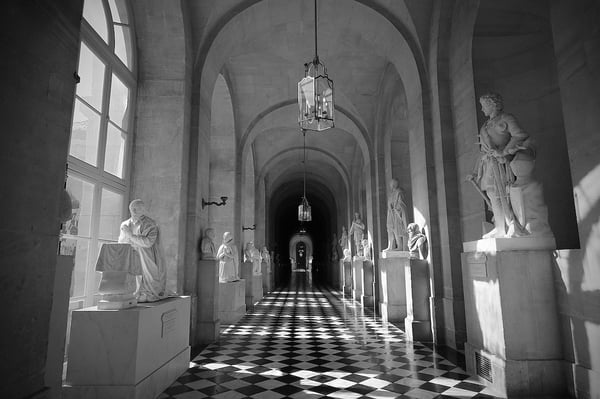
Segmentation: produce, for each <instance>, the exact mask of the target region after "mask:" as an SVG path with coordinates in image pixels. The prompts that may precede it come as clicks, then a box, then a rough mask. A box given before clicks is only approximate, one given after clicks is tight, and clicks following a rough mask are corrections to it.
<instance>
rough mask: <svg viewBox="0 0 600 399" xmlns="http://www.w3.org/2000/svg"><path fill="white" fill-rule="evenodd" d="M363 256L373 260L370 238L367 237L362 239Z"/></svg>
mask: <svg viewBox="0 0 600 399" xmlns="http://www.w3.org/2000/svg"><path fill="white" fill-rule="evenodd" d="M362 256H363V257H364V258H365V259H366V260H371V246H370V245H369V240H368V239H366V238H364V239H363V240H362Z"/></svg>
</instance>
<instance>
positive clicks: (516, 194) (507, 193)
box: [467, 93, 552, 238]
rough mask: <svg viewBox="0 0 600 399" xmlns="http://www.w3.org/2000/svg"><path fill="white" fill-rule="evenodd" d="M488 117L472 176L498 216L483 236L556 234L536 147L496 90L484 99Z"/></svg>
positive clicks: (480, 136)
mask: <svg viewBox="0 0 600 399" xmlns="http://www.w3.org/2000/svg"><path fill="white" fill-rule="evenodd" d="M479 102H480V103H481V109H482V111H483V113H484V114H485V116H487V117H488V120H487V121H486V122H485V123H484V124H483V126H482V127H481V130H480V132H479V144H480V151H481V155H480V157H479V159H478V161H477V163H476V165H475V170H474V172H473V173H472V174H471V175H469V176H467V180H469V181H471V182H472V183H473V184H474V186H475V188H476V189H477V191H478V192H479V193H480V194H481V195H482V196H483V198H484V200H485V201H486V203H487V204H488V206H489V207H490V208H491V209H492V212H493V214H494V229H493V230H492V231H490V232H489V233H487V234H484V236H483V238H491V237H520V236H526V235H540V236H552V232H551V231H550V227H549V225H548V222H547V209H546V206H545V205H544V201H543V195H542V188H541V184H540V183H537V182H535V181H534V180H533V177H532V172H533V167H534V164H535V157H536V151H535V147H534V145H533V142H532V140H531V139H530V137H529V134H527V133H526V132H525V131H524V130H523V129H522V128H521V126H520V125H519V122H518V121H517V119H516V118H515V117H514V116H513V115H511V114H508V113H505V112H504V110H503V108H504V104H503V101H502V97H501V96H500V95H499V94H496V93H488V94H484V95H482V96H481V97H480V98H479Z"/></svg>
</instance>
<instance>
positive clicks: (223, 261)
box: [217, 231, 240, 283]
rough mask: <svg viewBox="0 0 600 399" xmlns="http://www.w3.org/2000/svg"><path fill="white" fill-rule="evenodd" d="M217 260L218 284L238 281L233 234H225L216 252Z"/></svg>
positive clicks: (238, 262) (237, 264) (236, 255)
mask: <svg viewBox="0 0 600 399" xmlns="http://www.w3.org/2000/svg"><path fill="white" fill-rule="evenodd" d="M217 259H218V260H219V282H220V283H228V282H231V281H237V280H239V275H240V274H239V265H240V260H239V255H238V250H237V247H236V245H235V244H234V243H233V234H231V233H230V232H228V231H227V232H225V233H224V234H223V243H222V244H221V246H220V247H219V250H218V251H217Z"/></svg>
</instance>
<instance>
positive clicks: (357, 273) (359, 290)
mask: <svg viewBox="0 0 600 399" xmlns="http://www.w3.org/2000/svg"><path fill="white" fill-rule="evenodd" d="M364 260H365V258H363V257H362V256H355V257H354V258H352V299H354V300H355V301H358V302H360V298H361V296H362V294H363V262H364Z"/></svg>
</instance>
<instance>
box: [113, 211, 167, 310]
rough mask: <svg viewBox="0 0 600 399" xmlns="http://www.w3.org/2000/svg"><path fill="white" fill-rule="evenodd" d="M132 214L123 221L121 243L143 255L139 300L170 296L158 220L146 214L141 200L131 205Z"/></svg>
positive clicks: (152, 299)
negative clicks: (167, 291) (160, 246)
mask: <svg viewBox="0 0 600 399" xmlns="http://www.w3.org/2000/svg"><path fill="white" fill-rule="evenodd" d="M129 212H130V213H131V217H130V218H129V219H127V220H125V221H124V222H123V223H121V230H120V235H119V242H120V243H125V244H130V245H131V246H132V247H133V249H134V250H135V251H136V252H137V253H138V254H139V257H140V263H141V272H142V277H141V281H140V282H139V286H138V290H137V301H138V302H154V301H158V300H161V299H164V298H166V297H168V295H167V293H166V283H167V273H166V271H165V267H164V264H163V262H162V257H161V255H160V250H159V235H158V226H157V225H156V222H155V221H154V220H152V219H151V218H149V217H148V216H146V207H145V205H144V202H143V201H142V200H140V199H135V200H133V201H131V204H129Z"/></svg>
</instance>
